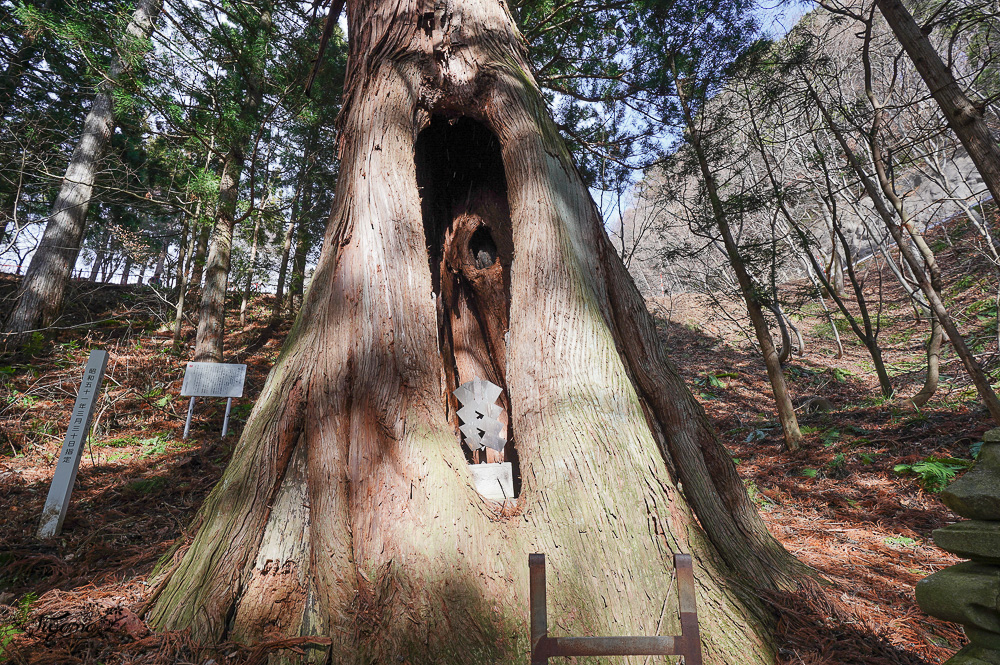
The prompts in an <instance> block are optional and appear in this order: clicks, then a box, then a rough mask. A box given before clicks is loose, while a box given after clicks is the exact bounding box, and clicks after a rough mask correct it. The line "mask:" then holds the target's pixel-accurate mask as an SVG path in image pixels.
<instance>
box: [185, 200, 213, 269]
mask: <svg viewBox="0 0 1000 665" xmlns="http://www.w3.org/2000/svg"><path fill="white" fill-rule="evenodd" d="M217 205H218V204H217ZM211 234H212V227H211V226H205V227H202V229H201V232H200V233H199V234H198V245H197V246H196V247H195V249H194V254H193V255H192V259H191V284H192V285H193V286H201V279H202V275H203V273H204V271H205V256H206V254H207V253H208V239H209V236H210V235H211Z"/></svg>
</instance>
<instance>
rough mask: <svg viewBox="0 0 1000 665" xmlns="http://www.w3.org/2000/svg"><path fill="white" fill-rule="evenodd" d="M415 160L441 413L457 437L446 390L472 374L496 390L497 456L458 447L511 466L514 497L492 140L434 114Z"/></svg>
mask: <svg viewBox="0 0 1000 665" xmlns="http://www.w3.org/2000/svg"><path fill="white" fill-rule="evenodd" d="M415 160H416V167H417V185H418V187H419V188H420V199H421V206H422V212H423V218H424V234H425V238H426V241H427V255H428V260H429V261H430V269H431V276H432V280H433V285H434V292H435V295H436V297H437V316H438V328H439V339H440V343H441V358H442V361H443V363H444V370H445V375H446V376H447V380H448V407H449V408H448V415H449V418H450V419H451V420H452V421H453V424H454V425H455V427H456V432H457V431H458V429H457V428H458V425H459V422H460V421H459V418H458V416H457V413H456V412H457V410H458V409H459V408H461V407H460V405H459V404H458V401H457V400H456V399H455V397H454V395H452V394H451V393H452V391H453V390H455V388H457V387H458V386H460V385H462V384H463V383H467V382H469V381H471V380H473V379H474V378H475V377H479V378H481V379H486V380H488V381H491V382H492V383H495V384H496V385H498V386H500V387H501V388H503V394H502V395H501V397H500V399H499V400H498V402H497V403H498V404H499V406H500V407H501V408H502V409H503V411H504V412H503V415H502V416H501V422H502V423H503V426H504V427H505V428H506V433H507V445H506V447H505V448H504V449H503V450H502V451H500V452H496V451H493V450H491V449H488V448H487V449H485V450H470V449H469V448H468V446H466V445H465V444H464V443H463V445H462V447H463V450H464V452H465V455H466V458H467V459H468V461H469V462H470V463H472V464H476V463H482V462H491V463H492V462H511V464H512V467H513V481H514V483H513V484H514V490H515V495H516V494H517V493H519V491H520V474H519V473H518V465H517V454H516V451H515V449H514V441H513V432H512V431H511V426H510V420H511V419H510V397H509V394H508V391H507V377H506V370H507V359H506V334H507V329H508V326H509V322H510V265H511V261H512V260H513V258H514V257H513V253H514V245H513V239H512V234H511V221H510V208H509V205H508V203H507V179H506V176H505V174H504V167H503V158H502V155H501V152H500V142H499V141H498V140H497V138H496V136H495V135H494V134H493V133H492V132H491V131H490V130H489V129H487V128H486V127H484V126H483V125H481V124H480V123H478V122H476V121H475V120H472V119H471V118H467V117H459V118H454V119H448V118H445V117H444V116H438V115H435V116H433V117H432V118H431V122H430V125H429V126H428V127H427V128H426V129H424V130H423V131H421V132H420V135H419V136H418V137H417V143H416V153H415Z"/></svg>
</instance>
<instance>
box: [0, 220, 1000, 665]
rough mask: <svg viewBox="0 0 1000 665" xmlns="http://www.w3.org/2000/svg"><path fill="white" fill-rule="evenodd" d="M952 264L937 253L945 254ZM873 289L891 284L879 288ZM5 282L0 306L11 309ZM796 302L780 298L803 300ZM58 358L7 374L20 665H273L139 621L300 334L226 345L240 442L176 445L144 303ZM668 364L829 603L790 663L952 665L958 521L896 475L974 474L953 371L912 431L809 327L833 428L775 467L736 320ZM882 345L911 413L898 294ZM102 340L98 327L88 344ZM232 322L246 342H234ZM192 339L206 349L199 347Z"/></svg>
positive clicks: (978, 314) (959, 294)
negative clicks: (47, 516)
mask: <svg viewBox="0 0 1000 665" xmlns="http://www.w3.org/2000/svg"><path fill="white" fill-rule="evenodd" d="M959 230H960V229H958V227H951V228H950V229H949V232H951V233H952V235H953V236H954V238H953V241H954V242H955V244H956V248H955V249H954V250H952V249H949V248H948V246H947V243H944V242H943V239H942V238H941V237H938V238H936V239H935V241H936V242H937V246H938V247H939V249H942V250H943V251H942V253H941V263H942V265H943V266H945V267H946V269H947V274H946V278H947V280H948V282H949V284H950V287H949V290H948V295H949V298H950V300H951V305H952V308H953V310H954V311H955V312H956V313H958V312H961V313H962V317H961V319H962V325H963V329H964V330H966V331H967V333H968V335H969V339H970V341H972V343H973V345H974V346H976V348H977V349H978V352H979V353H980V354H981V356H980V357H981V359H982V360H983V361H984V362H985V363H986V365H987V366H988V367H989V368H990V369H991V370H992V371H993V372H994V373H995V371H996V367H997V362H996V360H997V359H996V351H997V349H996V318H995V316H996V308H995V294H994V293H993V292H992V291H991V290H987V288H988V287H987V286H986V285H987V282H988V281H989V280H986V279H985V275H986V273H985V272H984V271H985V269H986V267H985V266H984V264H982V262H980V261H979V259H977V258H976V256H977V255H976V254H975V253H974V252H971V251H969V248H968V247H966V246H963V244H962V243H963V242H969V241H971V238H972V235H971V234H969V235H968V236H964V237H959ZM942 245H943V246H942ZM868 279H869V284H870V285H871V288H872V289H873V290H874V287H875V285H876V284H877V283H878V281H879V279H882V280H883V282H884V283H885V284H888V282H887V281H886V280H885V275H881V274H880V273H879V272H878V270H877V268H876V267H874V266H873V267H872V269H871V271H870V272H869V274H868ZM12 287H13V282H12V281H10V280H7V281H6V282H4V283H2V284H0V288H12ZM797 288H798V285H796V284H790V285H786V287H785V289H786V291H787V293H788V294H789V295H790V296H792V295H794V294H795V293H796V289H797ZM76 289H77V293H76V295H75V297H74V298H73V300H72V302H73V306H72V308H71V310H70V311H69V312H68V313H67V315H66V316H65V317H64V319H63V321H62V322H61V323H60V325H61V329H60V330H58V331H57V332H56V337H55V339H54V341H53V343H51V344H48V345H44V347H41V348H39V349H38V351H37V355H36V356H34V357H32V358H21V359H18V360H17V362H15V363H14V364H8V365H6V366H4V367H0V432H2V434H0V447H2V450H0V455H2V456H0V486H2V487H3V492H0V511H2V512H3V514H4V515H5V516H6V518H5V519H4V520H3V522H2V524H0V543H2V544H0V625H6V626H7V627H6V628H0V644H3V645H4V646H3V648H4V649H6V650H7V652H6V653H7V657H8V658H9V659H11V660H12V662H17V663H35V664H41V663H64V662H102V663H126V662H128V663H137V662H142V663H168V662H191V663H205V662H208V661H209V660H214V661H215V662H216V663H220V664H221V663H260V662H264V661H263V660H262V659H265V658H266V653H267V651H268V650H269V649H279V648H288V647H290V646H294V644H289V643H287V642H278V643H272V644H270V645H264V646H259V647H257V648H256V649H254V650H250V649H244V648H242V647H240V646H239V645H234V644H226V645H217V646H216V647H215V648H212V649H207V648H201V647H197V646H195V645H193V644H191V643H190V642H189V641H188V640H187V638H186V636H185V635H183V634H175V633H169V634H152V633H150V632H149V631H148V628H147V627H146V626H145V625H144V624H143V623H142V621H141V618H140V616H141V613H142V609H143V607H144V606H145V604H146V603H147V602H148V601H149V599H150V598H151V597H152V596H153V595H155V593H156V591H157V587H156V577H155V574H154V569H155V567H156V565H157V561H158V560H161V561H162V562H163V563H164V565H169V563H170V561H171V559H172V556H173V553H174V552H175V551H176V547H177V546H178V545H179V544H182V543H183V542H185V540H186V539H188V538H190V536H191V534H192V532H193V528H194V526H195V525H192V524H191V520H192V519H193V517H194V514H195V511H196V510H197V508H198V506H199V505H200V503H201V501H202V500H203V499H204V497H205V496H206V494H207V492H208V491H209V490H210V489H211V487H212V485H213V484H214V482H215V481H216V480H217V479H218V477H219V475H220V474H221V471H222V469H223V468H224V467H225V464H226V462H227V460H228V458H229V455H230V453H231V450H232V446H233V445H234V444H235V442H236V441H237V437H238V435H239V432H240V429H241V424H242V421H243V419H244V418H245V417H246V415H247V413H248V412H249V409H250V407H251V405H252V404H253V400H254V398H255V397H256V395H257V393H258V391H259V390H260V387H261V385H262V383H263V380H264V377H265V376H266V374H267V372H268V370H269V368H270V366H271V365H272V363H273V362H274V360H275V358H276V356H277V353H278V351H279V349H280V342H281V339H282V338H283V336H284V334H285V333H286V332H287V328H288V324H287V323H283V324H282V325H281V326H279V327H276V328H271V327H268V326H267V325H266V312H267V311H268V308H267V305H268V303H267V302H266V299H263V300H258V301H257V302H256V303H255V307H254V308H253V310H252V312H251V324H250V325H249V326H248V328H247V329H245V330H240V331H239V332H234V333H233V334H231V335H229V336H228V338H227V340H226V343H227V349H228V352H227V353H228V355H229V359H230V360H231V361H236V362H246V363H247V364H248V366H249V367H248V369H249V371H248V381H247V392H246V398H245V399H243V400H241V401H239V402H238V403H237V406H236V408H235V409H234V422H233V434H231V435H230V436H229V437H227V438H226V439H225V440H222V439H220V437H219V429H220V426H221V419H222V409H223V407H224V401H223V400H219V401H206V402H207V403H202V404H200V405H199V407H198V410H197V411H196V418H195V424H194V428H193V433H192V437H191V438H190V439H188V440H186V441H185V440H182V439H181V433H182V431H183V425H184V412H185V408H186V403H185V402H184V401H183V400H182V399H181V398H179V397H178V393H179V389H180V381H181V375H182V371H183V363H184V360H185V358H184V357H182V356H176V355H173V354H172V353H171V352H170V350H169V349H170V339H169V337H168V336H166V335H164V334H161V333H159V332H157V331H158V329H159V328H160V326H161V325H162V322H163V321H164V320H165V319H166V317H167V316H168V315H169V303H168V302H166V300H165V299H164V297H163V294H161V293H159V292H157V291H154V290H153V289H151V288H148V287H129V288H121V287H111V286H109V287H97V286H95V285H91V284H78V285H77V286H76ZM653 308H654V310H655V311H656V312H657V313H658V315H659V318H660V331H661V335H662V339H663V342H664V344H665V345H667V347H668V348H669V349H670V353H671V356H672V357H673V359H674V362H675V363H676V365H677V366H678V368H679V369H680V371H681V372H682V373H683V374H684V376H685V378H686V379H687V381H688V384H689V385H690V386H691V388H692V390H694V391H695V393H696V394H697V395H698V396H699V398H700V400H701V401H702V403H703V404H704V405H705V407H706V409H707V410H708V412H709V414H710V415H711V417H712V418H713V419H714V421H715V422H716V424H717V427H718V429H719V431H720V432H721V433H722V435H723V439H724V441H725V443H726V445H727V446H728V447H729V448H730V450H731V452H732V455H733V457H734V461H735V462H736V464H737V468H738V469H739V472H740V474H741V475H742V476H743V478H744V480H745V482H746V485H747V488H748V490H749V491H750V493H751V496H752V497H753V498H754V500H755V502H756V503H757V504H758V505H759V507H760V509H761V511H762V513H763V514H764V517H765V520H766V521H767V523H768V525H769V527H770V528H771V529H772V531H773V533H774V534H775V535H776V536H777V537H778V538H779V539H780V540H781V541H782V542H783V543H784V544H785V546H786V547H788V548H789V549H790V550H791V551H792V552H794V553H795V554H796V555H797V556H798V557H800V558H801V559H802V560H804V561H806V562H807V563H809V564H810V565H812V566H814V567H815V568H816V569H817V570H818V571H819V572H820V573H821V574H822V575H823V576H824V577H825V578H826V579H827V580H829V582H830V584H829V585H828V586H826V587H825V588H823V589H822V591H818V592H813V593H810V594H798V595H789V596H780V597H778V596H776V597H774V598H773V599H772V600H773V602H774V605H775V608H776V609H777V610H778V611H779V614H778V622H777V629H778V631H779V633H780V642H781V658H782V662H783V663H808V664H816V663H830V664H834V663H836V664H846V663H858V664H861V663H866V664H889V663H897V664H898V663H906V664H914V665H916V664H918V663H939V662H942V661H943V660H945V659H946V658H947V657H948V656H949V655H950V654H951V653H953V652H954V651H955V650H956V649H957V648H959V646H960V645H961V644H962V643H963V641H964V638H963V636H962V634H961V631H960V629H959V628H958V627H956V626H954V625H951V624H946V623H944V622H941V621H938V620H936V619H932V618H929V617H926V616H924V615H922V614H921V613H920V612H919V610H918V608H917V607H916V605H915V603H914V601H913V585H914V584H915V583H916V582H917V580H919V579H920V578H922V577H924V576H926V575H928V574H930V573H932V572H934V571H935V570H938V569H940V568H941V567H943V566H946V565H950V564H952V563H955V562H956V560H955V559H954V557H951V556H950V555H948V554H946V553H945V552H943V551H941V550H939V549H938V548H936V547H935V546H934V545H933V543H932V542H931V541H930V538H929V536H930V532H931V530H933V529H934V528H937V527H939V526H943V525H944V524H946V523H948V522H949V521H953V520H954V519H956V518H955V516H953V515H951V514H950V513H949V512H948V511H947V509H945V508H944V507H943V505H942V504H941V503H940V502H939V501H938V499H937V496H936V494H935V492H934V490H935V489H939V486H936V485H935V482H934V479H933V478H929V479H927V480H922V479H921V478H920V477H919V476H916V475H913V474H905V473H899V472H897V471H895V469H896V468H897V467H898V466H899V465H904V464H909V465H911V466H912V465H913V464H914V463H917V462H920V461H925V460H927V459H929V458H935V459H948V460H953V461H951V462H948V464H949V465H950V466H948V467H947V470H946V471H947V473H960V472H961V470H962V469H964V468H965V467H967V466H968V465H969V464H970V463H971V452H972V448H973V445H974V444H975V443H976V442H977V441H980V440H981V437H982V434H983V432H984V431H985V430H987V429H988V428H989V427H990V426H991V425H990V423H989V421H988V417H987V415H986V413H985V411H984V410H983V409H982V408H981V407H980V406H979V404H978V403H977V402H976V401H975V399H974V394H973V393H972V392H971V391H970V388H969V384H968V381H967V380H966V379H965V377H964V374H963V372H962V369H961V366H960V365H959V364H958V363H956V362H955V360H954V358H953V356H951V355H950V352H948V351H947V350H946V354H945V358H944V361H943V369H942V374H943V376H942V386H941V389H940V391H939V393H938V395H937V396H936V397H935V398H934V399H933V400H932V401H931V403H930V404H929V405H928V407H927V408H926V409H924V410H923V411H920V412H916V411H913V410H912V409H906V408H904V407H902V406H899V405H898V404H897V403H895V402H893V401H888V400H884V399H881V398H880V397H878V392H877V383H875V382H874V380H873V378H872V377H871V372H870V368H869V366H868V365H867V364H866V360H865V358H866V356H865V353H864V349H863V347H861V346H860V345H858V344H856V343H851V342H850V340H849V339H848V336H849V333H848V332H843V333H842V335H843V338H844V341H845V355H844V357H842V358H835V357H834V355H835V351H834V345H833V342H832V340H831V339H830V327H829V324H828V323H826V322H825V320H824V319H823V318H822V316H817V315H815V314H818V310H815V309H813V310H810V308H809V307H805V308H804V310H805V311H807V312H812V313H811V314H809V315H808V316H805V317H804V318H802V319H801V320H798V321H796V325H797V326H798V327H799V329H800V330H801V332H802V333H803V336H804V338H805V340H806V354H805V355H804V356H803V357H795V358H793V359H792V360H791V361H790V362H789V363H788V364H787V365H786V375H787V377H788V379H789V381H790V384H791V387H792V390H793V393H794V394H795V395H796V397H797V398H798V399H799V400H800V401H804V400H806V398H808V397H813V396H819V397H822V398H824V399H825V400H828V401H829V403H830V406H831V407H832V410H828V411H815V412H809V411H810V409H803V410H802V411H801V412H800V418H801V421H800V422H801V424H802V425H803V426H804V428H805V431H806V432H807V437H806V445H805V446H804V448H803V449H802V450H801V451H799V452H797V453H788V452H785V451H783V450H781V448H780V441H781V436H780V432H779V430H778V428H777V423H776V420H775V418H774V416H773V409H772V406H771V403H770V397H769V388H768V384H767V382H766V377H765V375H764V372H763V367H762V364H761V363H760V361H759V360H758V358H757V357H756V355H755V353H754V351H753V347H752V346H751V345H749V344H748V343H747V338H746V337H745V335H743V334H742V332H741V331H740V326H739V325H738V323H737V322H738V321H739V317H740V315H739V310H738V308H735V307H733V308H731V309H730V312H729V313H730V315H731V316H732V320H731V321H730V320H728V319H727V318H726V317H725V316H724V315H723V314H721V313H720V312H719V311H717V310H714V309H712V308H711V307H709V306H708V305H706V303H704V302H700V301H698V300H697V299H695V298H689V297H678V298H674V299H673V300H672V301H657V302H655V303H653ZM882 311H883V325H884V329H883V332H882V337H881V339H883V340H884V342H885V345H886V355H887V361H888V362H889V364H890V367H891V368H892V371H893V373H894V378H895V380H896V381H897V385H898V388H899V391H900V393H901V394H904V395H905V394H911V393H912V392H914V391H915V389H916V387H918V386H919V384H920V382H921V380H922V370H921V362H922V361H921V349H920V343H921V340H922V338H923V337H924V336H925V331H924V327H925V324H924V323H919V324H915V323H914V320H913V316H912V310H911V309H910V308H909V306H908V305H907V304H906V302H905V301H904V300H903V297H902V294H901V293H899V292H894V291H892V290H885V291H884V299H883V309H882ZM95 322H96V323H95ZM228 323H229V324H230V325H231V326H232V327H233V329H235V328H236V327H237V321H236V320H235V319H234V318H231V319H230V320H229V321H228ZM186 332H187V334H188V336H189V338H190V336H191V335H192V330H191V329H190V327H188V328H187V329H186ZM91 348H105V349H107V350H108V351H109V352H110V355H111V360H110V362H109V366H108V378H107V380H106V382H105V386H104V393H103V394H102V396H101V402H100V405H99V409H98V413H97V416H96V425H95V431H94V434H93V436H92V438H91V440H90V443H89V445H88V447H87V450H86V451H85V454H84V458H83V462H82V464H81V469H80V475H79V477H78V481H77V487H76V491H75V493H74V496H73V503H72V506H71V508H70V511H69V515H68V517H67V520H66V524H65V527H64V532H63V535H62V536H61V537H60V538H59V539H56V540H53V541H39V540H38V539H37V538H36V537H35V531H36V529H37V526H38V519H39V515H40V512H41V507H42V504H43V502H44V499H45V494H46V492H47V489H48V483H49V481H50V478H51V474H52V463H53V460H54V458H55V456H56V455H57V454H58V450H59V446H60V443H61V440H62V436H63V433H64V428H65V424H66V420H67V418H68V414H69V411H70V409H71V407H72V404H73V399H74V396H75V392H76V388H77V384H78V381H79V376H80V373H81V371H82V367H83V363H84V362H85V360H86V356H87V352H88V350H89V349H91Z"/></svg>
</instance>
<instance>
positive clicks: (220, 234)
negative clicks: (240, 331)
mask: <svg viewBox="0 0 1000 665" xmlns="http://www.w3.org/2000/svg"><path fill="white" fill-rule="evenodd" d="M242 171H243V153H242V151H241V150H240V149H239V148H233V149H231V150H230V151H229V154H227V155H226V159H225V161H224V162H223V164H222V175H221V177H220V178H219V205H218V207H217V211H216V215H215V228H214V229H213V230H212V243H211V248H210V249H209V252H208V260H207V261H206V262H205V286H204V287H203V288H202V290H201V308H200V310H199V314H198V332H197V334H196V336H195V347H194V361H195V362H217V363H221V362H222V341H223V336H224V333H225V329H226V326H225V320H226V290H227V289H228V287H229V270H230V267H231V259H232V250H233V229H234V228H235V227H236V199H237V196H238V194H239V184H240V174H241V172H242Z"/></svg>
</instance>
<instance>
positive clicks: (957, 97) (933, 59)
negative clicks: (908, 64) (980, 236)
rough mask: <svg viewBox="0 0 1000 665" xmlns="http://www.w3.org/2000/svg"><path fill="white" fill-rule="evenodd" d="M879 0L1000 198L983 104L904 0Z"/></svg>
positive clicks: (999, 169) (995, 148)
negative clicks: (948, 63) (962, 84)
mask: <svg viewBox="0 0 1000 665" xmlns="http://www.w3.org/2000/svg"><path fill="white" fill-rule="evenodd" d="M875 4H876V5H877V6H878V8H879V11H880V12H881V13H882V16H883V17H884V18H885V21H886V23H888V24H889V27H890V28H891V29H892V32H893V34H895V35H896V39H898V40H899V43H900V44H901V45H902V47H903V50H905V51H906V54H907V55H908V56H910V60H912V61H913V66H914V67H916V69H917V72H919V73H920V76H921V78H923V79H924V83H926V84H927V88H928V90H930V93H931V96H932V97H934V100H935V101H936V102H937V103H938V106H940V107H941V112H942V113H944V117H945V118H946V119H947V120H948V125H949V126H950V127H951V129H952V131H953V132H955V135H956V136H957V137H958V140H959V141H961V142H962V145H963V146H964V147H965V151H966V152H967V153H968V154H969V157H970V158H972V161H973V163H975V165H976V168H977V169H978V170H979V175H981V176H982V178H983V182H985V183H986V187H987V188H988V189H989V190H990V194H992V195H993V200H994V201H998V202H1000V145H998V144H997V140H996V139H995V138H994V137H993V136H992V134H991V133H990V129H989V127H988V126H987V124H986V120H985V119H984V118H983V106H980V105H977V104H975V103H973V101H972V100H971V99H969V97H968V95H966V94H965V93H964V92H963V91H962V88H961V87H960V86H959V85H958V82H957V81H955V77H954V76H952V74H951V70H949V69H948V67H947V66H946V65H945V64H944V62H943V61H942V60H941V56H939V55H938V52H937V51H936V50H935V49H934V46H933V45H932V44H931V41H930V39H928V37H927V35H925V34H924V33H923V31H922V30H921V29H920V26H919V25H917V22H916V21H915V20H914V19H913V16H912V15H911V14H910V12H909V11H907V9H906V7H905V6H904V5H903V3H902V2H901V1H900V0H875ZM949 337H950V333H949Z"/></svg>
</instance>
